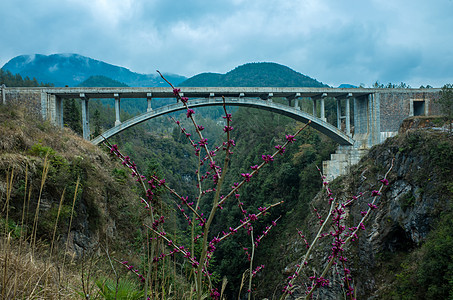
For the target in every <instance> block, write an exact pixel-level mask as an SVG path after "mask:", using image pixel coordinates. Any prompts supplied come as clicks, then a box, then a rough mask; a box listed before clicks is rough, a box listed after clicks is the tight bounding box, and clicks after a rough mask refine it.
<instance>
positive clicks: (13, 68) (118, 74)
mask: <svg viewBox="0 0 453 300" xmlns="http://www.w3.org/2000/svg"><path fill="white" fill-rule="evenodd" d="M2 69H3V70H5V71H6V70H8V71H10V72H11V73H17V74H20V75H21V76H23V77H25V76H28V77H30V78H33V77H35V78H37V80H39V81H43V82H52V83H53V84H55V86H65V85H68V86H76V85H78V84H80V83H81V82H83V81H84V80H86V79H88V78H89V77H90V76H97V75H103V76H107V77H109V78H111V79H113V80H117V81H119V82H123V83H124V84H127V85H129V86H137V87H141V86H167V84H166V82H165V81H163V80H162V78H160V76H159V75H158V74H140V73H136V72H132V71H130V70H129V69H127V68H124V67H119V66H115V65H112V64H108V63H106V62H103V61H100V60H96V59H92V58H89V57H86V56H82V55H79V54H72V53H68V54H52V55H42V54H33V55H20V56H16V57H14V58H12V59H11V60H10V61H8V62H7V63H6V64H5V65H4V66H3V67H2ZM165 76H166V77H167V78H168V79H169V80H171V81H172V82H173V83H174V84H178V83H179V82H181V81H183V80H184V79H185V77H184V76H180V75H175V74H165Z"/></svg>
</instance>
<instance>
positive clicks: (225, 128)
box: [223, 126, 233, 132]
mask: <svg viewBox="0 0 453 300" xmlns="http://www.w3.org/2000/svg"><path fill="white" fill-rule="evenodd" d="M231 130H233V127H231V126H225V127H224V128H223V131H225V132H229V131H231Z"/></svg>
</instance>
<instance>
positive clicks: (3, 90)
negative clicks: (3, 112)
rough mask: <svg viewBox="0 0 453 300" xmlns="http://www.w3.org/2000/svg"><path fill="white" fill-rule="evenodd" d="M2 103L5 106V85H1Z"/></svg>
mask: <svg viewBox="0 0 453 300" xmlns="http://www.w3.org/2000/svg"><path fill="white" fill-rule="evenodd" d="M2 103H3V105H5V104H6V85H4V84H2Z"/></svg>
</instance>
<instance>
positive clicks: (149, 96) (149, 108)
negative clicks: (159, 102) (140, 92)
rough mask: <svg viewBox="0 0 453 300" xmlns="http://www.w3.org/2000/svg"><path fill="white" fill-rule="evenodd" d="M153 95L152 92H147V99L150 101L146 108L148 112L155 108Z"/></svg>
mask: <svg viewBox="0 0 453 300" xmlns="http://www.w3.org/2000/svg"><path fill="white" fill-rule="evenodd" d="M152 96H153V94H152V93H146V101H147V102H148V108H147V109H146V112H150V111H153V108H152V107H151V99H152Z"/></svg>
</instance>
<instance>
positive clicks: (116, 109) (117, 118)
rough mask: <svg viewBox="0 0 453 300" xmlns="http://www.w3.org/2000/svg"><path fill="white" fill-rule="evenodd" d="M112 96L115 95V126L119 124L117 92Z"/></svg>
mask: <svg viewBox="0 0 453 300" xmlns="http://www.w3.org/2000/svg"><path fill="white" fill-rule="evenodd" d="M113 97H115V126H118V125H120V124H121V120H120V102H121V99H120V95H119V94H113Z"/></svg>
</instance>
